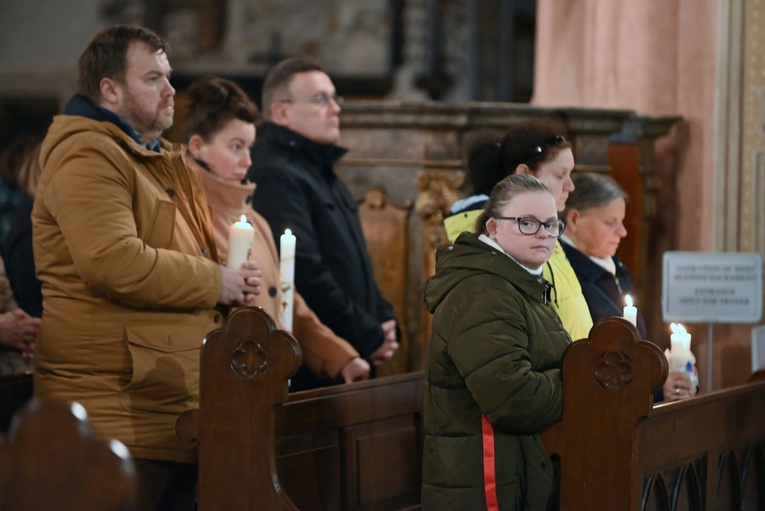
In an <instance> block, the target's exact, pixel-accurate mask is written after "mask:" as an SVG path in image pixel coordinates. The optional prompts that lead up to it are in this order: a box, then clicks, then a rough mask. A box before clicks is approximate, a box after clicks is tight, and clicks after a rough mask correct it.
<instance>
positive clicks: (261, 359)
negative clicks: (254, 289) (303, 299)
mask: <svg viewBox="0 0 765 511" xmlns="http://www.w3.org/2000/svg"><path fill="white" fill-rule="evenodd" d="M301 362H302V354H301V352H300V346H299V345H298V343H297V341H296V340H295V339H294V338H293V337H292V336H291V335H290V334H289V333H287V332H285V331H283V330H276V326H275V324H274V321H273V319H272V318H271V317H270V316H269V315H268V314H267V313H266V312H265V311H263V309H260V308H252V307H242V308H239V309H237V310H235V311H234V312H233V313H232V314H231V315H230V316H229V318H228V322H227V324H226V327H225V328H221V329H217V330H214V331H212V332H210V334H209V335H208V336H207V338H206V339H205V342H204V345H203V346H202V352H201V357H200V375H199V408H197V409H193V410H188V411H186V412H184V413H183V414H181V415H180V417H179V418H178V420H177V422H176V433H177V434H178V437H179V438H180V439H181V440H185V441H188V442H192V441H197V442H198V443H199V485H198V491H199V497H198V506H199V510H200V511H211V510H217V509H241V510H247V509H250V510H255V509H269V510H295V509H296V508H295V506H294V504H293V503H292V502H291V501H290V499H289V497H288V496H287V495H286V494H285V493H284V491H283V489H282V487H281V484H280V483H279V477H278V474H277V472H276V433H275V426H274V416H273V412H272V410H273V407H274V406H276V405H277V404H279V403H283V402H284V401H286V400H287V380H288V379H289V378H290V377H291V376H292V375H294V374H295V372H296V371H297V369H298V367H300V364H301ZM253 480H262V481H264V482H265V481H268V482H270V484H264V485H263V487H261V488H260V491H258V492H257V494H255V493H254V492H253V488H254V487H253V482H252V481H253Z"/></svg>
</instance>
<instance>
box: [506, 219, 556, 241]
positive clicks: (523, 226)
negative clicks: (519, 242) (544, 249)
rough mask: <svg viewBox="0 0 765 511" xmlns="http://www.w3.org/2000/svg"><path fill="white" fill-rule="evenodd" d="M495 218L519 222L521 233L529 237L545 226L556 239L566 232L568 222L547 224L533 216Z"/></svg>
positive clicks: (549, 221)
mask: <svg viewBox="0 0 765 511" xmlns="http://www.w3.org/2000/svg"><path fill="white" fill-rule="evenodd" d="M494 218H495V219H497V220H515V221H516V222H518V230H519V231H521V234H527V235H529V236H533V235H534V234H536V233H538V232H539V229H541V228H542V226H544V228H545V231H547V234H549V235H550V236H553V237H555V238H560V236H561V235H562V234H563V231H565V230H566V222H564V221H563V220H559V219H557V218H556V219H555V220H547V221H545V222H543V221H542V220H540V219H538V218H535V217H533V216H495V217H494Z"/></svg>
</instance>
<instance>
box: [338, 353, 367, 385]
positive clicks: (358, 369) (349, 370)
mask: <svg viewBox="0 0 765 511" xmlns="http://www.w3.org/2000/svg"><path fill="white" fill-rule="evenodd" d="M369 371H370V368H369V362H367V361H366V360H364V359H363V358H361V357H356V358H354V359H351V361H350V362H348V363H347V364H345V365H344V366H343V368H342V369H340V375H341V376H342V377H343V380H344V381H345V383H353V382H355V381H363V380H368V379H369Z"/></svg>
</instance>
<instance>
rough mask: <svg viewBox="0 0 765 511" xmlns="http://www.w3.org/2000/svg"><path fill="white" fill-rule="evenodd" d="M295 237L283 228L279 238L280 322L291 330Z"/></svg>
mask: <svg viewBox="0 0 765 511" xmlns="http://www.w3.org/2000/svg"><path fill="white" fill-rule="evenodd" d="M296 244H297V239H296V238H295V235H294V234H292V231H291V230H289V229H285V231H284V234H282V235H281V237H280V238H279V273H280V274H281V279H282V324H283V325H284V327H285V328H286V329H287V330H288V331H290V332H292V315H293V309H294V296H295V245H296Z"/></svg>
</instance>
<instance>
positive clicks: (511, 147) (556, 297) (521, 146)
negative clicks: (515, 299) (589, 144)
mask: <svg viewBox="0 0 765 511" xmlns="http://www.w3.org/2000/svg"><path fill="white" fill-rule="evenodd" d="M565 133H566V130H565V127H564V126H563V125H562V124H561V123H560V122H558V121H555V120H552V119H538V120H534V121H530V122H527V123H523V124H519V125H517V126H513V127H511V128H510V129H509V130H508V131H507V132H506V133H505V134H504V135H499V134H495V133H482V134H479V135H478V138H476V139H474V140H473V142H472V144H471V147H470V149H469V152H468V162H467V166H468V179H469V180H470V182H471V184H472V186H473V190H474V195H473V196H471V197H468V198H466V199H463V200H460V201H457V202H456V203H455V204H454V205H453V206H452V210H451V215H450V216H449V217H447V218H446V219H445V220H444V226H445V227H446V232H447V234H448V236H449V240H450V241H452V242H453V241H454V240H455V239H456V238H457V236H458V235H459V234H460V233H461V232H463V231H472V230H473V227H474V224H475V220H476V218H478V215H479V214H480V213H481V211H482V210H483V207H484V204H485V203H486V200H487V199H488V195H489V193H490V192H491V190H492V188H494V185H496V184H497V183H498V182H500V181H501V180H502V179H504V178H505V177H506V176H508V175H510V174H531V175H532V176H534V177H536V178H538V179H539V180H540V181H542V182H543V183H544V184H545V185H547V187H548V188H549V189H550V190H551V191H552V193H553V196H554V197H555V204H556V206H557V208H558V211H559V212H560V211H563V209H564V208H565V207H566V199H567V198H568V194H569V193H571V192H572V191H573V190H574V183H573V181H572V180H571V172H572V171H573V170H574V154H573V152H572V151H571V143H570V142H569V141H568V140H566V138H565ZM544 277H545V279H547V280H548V281H549V282H551V283H552V284H553V287H554V289H553V296H552V299H553V306H554V308H555V310H556V312H557V313H558V316H559V317H560V319H561V322H562V323H563V327H564V328H565V329H566V331H567V332H568V334H569V335H570V336H571V339H572V340H575V341H576V340H579V339H582V338H584V337H587V336H588V335H589V332H590V328H592V317H591V316H590V311H589V308H588V307H587V302H586V300H585V299H584V295H583V294H582V286H581V285H579V280H577V277H576V274H575V273H574V269H573V268H572V267H571V264H570V263H569V262H568V260H567V259H566V254H565V252H564V251H563V247H562V246H561V244H560V242H558V243H557V244H556V246H555V252H554V253H553V255H552V257H551V258H550V260H549V261H548V262H547V264H545V266H544Z"/></svg>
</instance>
